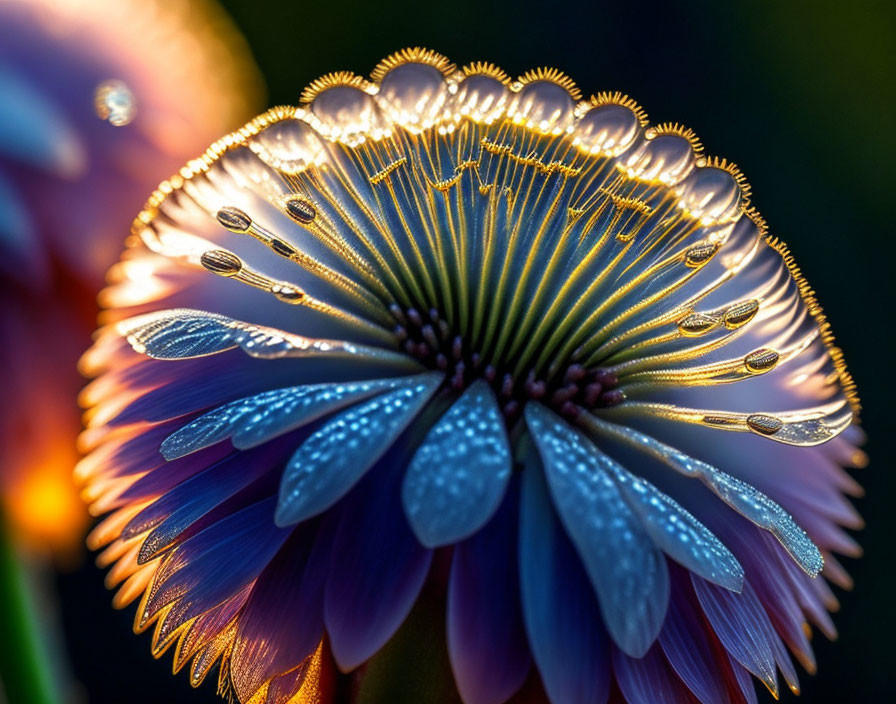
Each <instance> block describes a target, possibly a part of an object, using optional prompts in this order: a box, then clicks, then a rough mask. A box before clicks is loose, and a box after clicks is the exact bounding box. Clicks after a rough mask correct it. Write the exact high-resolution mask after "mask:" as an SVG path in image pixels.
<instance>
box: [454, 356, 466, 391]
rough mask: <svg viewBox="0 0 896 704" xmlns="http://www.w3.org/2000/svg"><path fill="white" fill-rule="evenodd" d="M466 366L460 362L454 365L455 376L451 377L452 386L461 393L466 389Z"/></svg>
mask: <svg viewBox="0 0 896 704" xmlns="http://www.w3.org/2000/svg"><path fill="white" fill-rule="evenodd" d="M465 370H466V369H465V366H464V363H463V362H458V363H457V364H455V365H454V376H453V377H451V386H452V387H454V388H455V389H457V390H458V391H460V390H461V389H463V388H464V371H465Z"/></svg>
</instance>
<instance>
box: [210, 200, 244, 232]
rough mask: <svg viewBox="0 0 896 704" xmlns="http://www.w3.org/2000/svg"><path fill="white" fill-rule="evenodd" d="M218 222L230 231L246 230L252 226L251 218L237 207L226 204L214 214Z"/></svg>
mask: <svg viewBox="0 0 896 704" xmlns="http://www.w3.org/2000/svg"><path fill="white" fill-rule="evenodd" d="M215 217H216V218H217V220H218V222H219V223H221V225H222V226H224V227H226V228H227V229H228V230H230V231H231V232H248V231H249V228H250V227H252V218H250V217H249V216H248V215H246V213H244V212H243V211H242V210H240V209H239V208H234V207H233V206H230V205H227V206H225V207H223V208H221V209H220V210H219V211H218V212H217V214H216V215H215Z"/></svg>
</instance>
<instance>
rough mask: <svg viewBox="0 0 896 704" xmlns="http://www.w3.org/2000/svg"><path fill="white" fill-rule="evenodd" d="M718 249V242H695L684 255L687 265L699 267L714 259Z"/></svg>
mask: <svg viewBox="0 0 896 704" xmlns="http://www.w3.org/2000/svg"><path fill="white" fill-rule="evenodd" d="M718 251H719V245H718V243H716V242H701V243H700V244H695V245H694V246H693V247H691V248H690V249H689V250H688V251H687V252H686V253H685V255H684V263H685V266H687V267H689V268H691V269H698V268H699V267H701V266H703V265H704V264H706V262H708V261H709V260H710V259H712V258H713V256H714V255H715V253H716V252H718Z"/></svg>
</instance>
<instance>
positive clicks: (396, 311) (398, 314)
mask: <svg viewBox="0 0 896 704" xmlns="http://www.w3.org/2000/svg"><path fill="white" fill-rule="evenodd" d="M389 312H390V313H391V314H392V317H393V318H395V319H396V320H397V321H398V322H400V323H407V321H408V319H407V318H406V317H405V315H404V311H403V310H402V309H401V306H400V305H398V304H397V303H390V304H389Z"/></svg>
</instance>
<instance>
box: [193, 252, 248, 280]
mask: <svg viewBox="0 0 896 704" xmlns="http://www.w3.org/2000/svg"><path fill="white" fill-rule="evenodd" d="M199 261H200V262H201V264H202V266H204V267H205V268H206V269H208V270H209V271H211V272H212V273H214V274H218V275H219V276H236V275H237V274H239V273H240V271H241V270H242V268H243V262H242V260H241V259H240V258H239V257H238V256H236V255H235V254H234V253H233V252H228V251H227V250H226V249H210V250H209V251H208V252H203V253H202V257H201V258H200V260H199Z"/></svg>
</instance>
